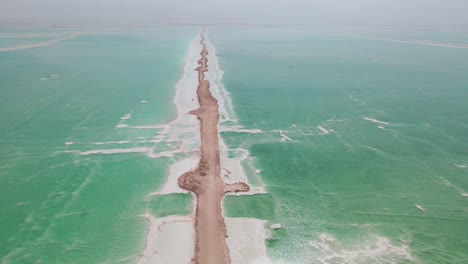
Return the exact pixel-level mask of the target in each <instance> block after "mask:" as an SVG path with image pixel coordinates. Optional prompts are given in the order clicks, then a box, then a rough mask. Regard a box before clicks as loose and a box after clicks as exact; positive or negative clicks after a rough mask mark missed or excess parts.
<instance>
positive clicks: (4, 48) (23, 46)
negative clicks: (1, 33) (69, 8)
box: [0, 35, 78, 52]
mask: <svg viewBox="0 0 468 264" xmlns="http://www.w3.org/2000/svg"><path fill="white" fill-rule="evenodd" d="M76 36H78V35H71V36H68V37H63V38H59V39H51V40H47V41H43V42H37V43H33V44H29V45H18V46H11V47H3V48H0V52H7V51H15V50H22V49H31V48H37V47H42V46H48V45H52V44H55V43H57V42H60V41H64V40H67V39H70V38H74V37H76Z"/></svg>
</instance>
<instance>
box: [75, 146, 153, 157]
mask: <svg viewBox="0 0 468 264" xmlns="http://www.w3.org/2000/svg"><path fill="white" fill-rule="evenodd" d="M152 151H153V149H152V148H147V147H140V148H128V149H95V150H89V151H83V152H80V155H82V156H86V155H96V154H105V155H110V154H123V153H151V152H152Z"/></svg>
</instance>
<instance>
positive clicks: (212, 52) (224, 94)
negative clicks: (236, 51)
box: [205, 35, 266, 195]
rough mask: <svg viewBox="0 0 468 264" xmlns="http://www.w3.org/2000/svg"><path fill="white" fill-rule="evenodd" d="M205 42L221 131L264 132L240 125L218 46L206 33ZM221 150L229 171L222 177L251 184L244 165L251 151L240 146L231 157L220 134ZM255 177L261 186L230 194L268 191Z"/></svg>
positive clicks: (225, 179) (225, 165) (231, 181)
mask: <svg viewBox="0 0 468 264" xmlns="http://www.w3.org/2000/svg"><path fill="white" fill-rule="evenodd" d="M205 37H206V38H205V43H206V47H207V49H208V68H209V69H210V70H209V71H208V72H207V73H206V75H205V77H206V79H207V80H208V81H209V82H210V91H211V92H212V94H213V96H214V97H215V98H216V100H217V101H218V105H219V116H220V122H219V123H220V125H219V131H233V132H240V133H253V134H260V133H263V131H261V130H260V129H245V128H243V127H241V126H239V125H238V123H237V122H238V121H237V120H238V119H237V117H236V115H235V111H234V107H233V105H232V101H231V97H230V96H229V93H228V91H227V90H226V88H225V87H224V85H223V83H222V78H223V74H224V72H223V71H222V70H221V69H220V67H219V62H218V57H217V56H216V48H215V47H214V46H213V44H212V43H211V42H210V40H209V38H208V37H207V35H205ZM219 150H220V159H221V167H222V168H223V169H224V171H228V172H229V173H228V174H227V175H226V176H225V177H222V178H223V181H224V183H226V184H231V183H238V182H244V183H247V184H249V179H248V177H247V175H246V172H245V170H244V168H243V166H242V163H244V162H246V161H247V160H248V159H250V153H249V152H248V151H247V150H246V149H243V148H238V149H235V150H231V153H232V152H234V153H235V155H234V157H232V158H230V157H229V155H228V152H229V151H230V150H229V149H228V147H227V145H226V143H225V142H224V140H223V138H222V137H221V136H220V135H219ZM253 177H257V178H256V181H257V182H258V184H259V186H254V185H252V184H249V185H250V191H249V192H238V193H230V195H254V194H261V193H266V190H265V187H264V185H263V183H262V182H261V179H260V178H259V177H258V175H253Z"/></svg>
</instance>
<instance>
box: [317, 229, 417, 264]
mask: <svg viewBox="0 0 468 264" xmlns="http://www.w3.org/2000/svg"><path fill="white" fill-rule="evenodd" d="M360 241H362V242H360V243H361V244H359V243H358V244H356V243H355V242H353V243H349V246H344V245H343V243H341V241H338V240H336V238H335V237H333V236H331V235H329V234H325V233H323V234H321V235H320V236H319V239H318V240H316V241H311V242H310V243H309V245H310V246H311V250H312V251H313V255H314V259H315V261H314V263H322V264H332V263H333V264H335V263H347V264H359V263H400V262H401V261H402V260H406V261H413V257H412V256H411V253H410V249H409V247H408V246H407V245H405V244H402V245H400V246H395V245H393V244H392V243H391V241H390V240H389V239H388V238H386V237H380V236H375V237H374V238H372V239H368V240H367V241H365V240H360Z"/></svg>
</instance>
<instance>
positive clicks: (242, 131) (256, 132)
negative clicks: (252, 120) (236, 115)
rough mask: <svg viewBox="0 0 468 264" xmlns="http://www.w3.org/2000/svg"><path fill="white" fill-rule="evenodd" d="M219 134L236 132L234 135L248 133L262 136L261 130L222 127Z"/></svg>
mask: <svg viewBox="0 0 468 264" xmlns="http://www.w3.org/2000/svg"><path fill="white" fill-rule="evenodd" d="M219 132H236V133H249V134H262V133H263V131H262V130H261V129H245V128H241V127H222V128H220V129H219Z"/></svg>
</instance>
